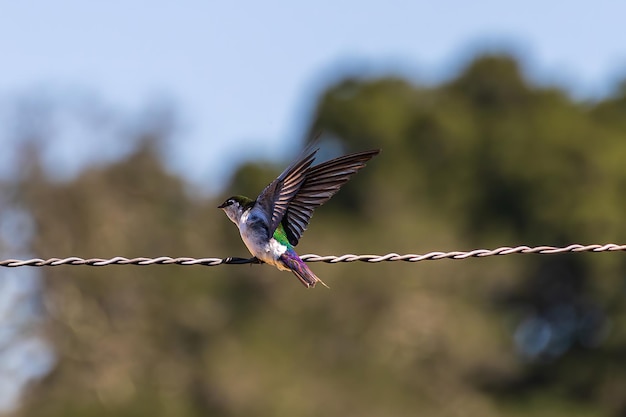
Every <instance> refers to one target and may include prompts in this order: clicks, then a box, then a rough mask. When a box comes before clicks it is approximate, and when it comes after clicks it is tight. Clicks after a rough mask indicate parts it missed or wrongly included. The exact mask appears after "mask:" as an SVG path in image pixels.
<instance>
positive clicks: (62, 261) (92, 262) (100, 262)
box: [0, 243, 626, 268]
mask: <svg viewBox="0 0 626 417" xmlns="http://www.w3.org/2000/svg"><path fill="white" fill-rule="evenodd" d="M616 251H626V245H617V244H615V243H607V244H604V245H597V244H596V245H579V244H573V245H569V246H565V247H556V246H535V247H530V246H515V247H509V246H503V247H500V248H496V249H474V250H471V251H467V252H462V251H453V252H429V253H426V254H424V255H417V254H413V253H410V254H406V255H400V254H397V253H388V254H386V255H352V254H346V255H340V256H334V255H329V256H320V255H315V254H307V255H302V256H301V257H300V258H302V260H303V261H305V262H325V263H330V264H335V263H339V262H367V263H378V262H396V261H403V262H421V261H437V260H440V259H467V258H483V257H486V256H496V255H498V256H501V255H512V254H514V253H535V254H544V255H550V254H555V253H566V252H616ZM250 263H262V262H260V261H259V260H258V259H256V258H231V257H229V258H188V257H180V258H172V257H170V256H159V257H156V258H145V257H139V258H125V257H123V256H116V257H113V258H110V259H103V258H89V259H84V258H79V257H77V256H71V257H69V258H49V259H40V258H33V259H25V260H19V259H6V260H3V261H0V267H2V266H4V267H9V268H17V267H21V266H35V267H42V266H60V265H86V266H109V265H140V266H145V265H185V266H186V265H203V266H217V265H241V264H250Z"/></svg>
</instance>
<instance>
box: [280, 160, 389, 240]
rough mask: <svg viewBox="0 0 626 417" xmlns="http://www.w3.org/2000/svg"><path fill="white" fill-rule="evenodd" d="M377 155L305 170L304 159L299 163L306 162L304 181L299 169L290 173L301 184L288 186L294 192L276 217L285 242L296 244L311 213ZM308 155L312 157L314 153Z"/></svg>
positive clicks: (325, 163)
mask: <svg viewBox="0 0 626 417" xmlns="http://www.w3.org/2000/svg"><path fill="white" fill-rule="evenodd" d="M316 151H317V150H316ZM379 152H380V149H376V150H371V151H364V152H358V153H353V154H350V155H345V156H341V157H339V158H335V159H331V160H330V161H327V162H324V163H321V164H319V165H316V166H314V167H313V168H309V166H310V165H311V163H310V162H308V161H309V159H308V158H307V159H304V160H302V162H305V161H306V162H307V163H308V165H306V168H304V169H305V170H306V172H304V176H303V177H304V178H302V175H301V169H298V170H297V171H294V172H297V173H298V176H297V179H298V181H302V182H301V183H299V185H298V186H297V187H295V183H296V181H295V178H294V179H293V180H292V181H291V183H292V184H294V185H292V187H291V188H290V190H292V189H295V193H294V194H293V195H291V193H289V194H288V196H289V199H288V201H287V199H286V198H285V201H287V204H286V210H285V211H284V216H282V217H279V222H282V225H283V227H284V228H285V232H286V233H287V239H289V243H291V244H292V245H293V246H296V245H297V244H298V241H299V240H300V238H301V237H302V234H303V233H304V231H305V230H306V228H307V226H308V224H309V220H311V216H313V210H315V209H316V208H317V207H319V206H321V205H322V204H324V203H325V202H327V201H328V200H329V199H330V198H331V197H332V196H333V195H335V194H336V193H337V191H339V189H340V188H341V186H342V185H343V184H345V183H346V182H347V181H348V180H349V179H350V177H351V176H352V175H354V174H355V173H356V172H357V171H359V170H360V169H361V168H363V167H364V166H365V164H366V163H367V161H369V160H370V159H372V158H373V157H374V156H376V155H378V153H379ZM312 155H313V156H314V155H315V153H313V154H312ZM311 162H312V160H311ZM298 166H299V167H300V168H302V167H303V166H304V165H302V164H299V165H298ZM281 176H282V175H281ZM279 178H280V177H279ZM282 207H283V206H281V210H282ZM275 212H276V211H275ZM273 218H274V217H273ZM272 230H273V229H272Z"/></svg>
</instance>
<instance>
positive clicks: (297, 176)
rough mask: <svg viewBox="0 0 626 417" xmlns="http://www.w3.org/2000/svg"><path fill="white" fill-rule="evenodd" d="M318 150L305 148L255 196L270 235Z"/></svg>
mask: <svg viewBox="0 0 626 417" xmlns="http://www.w3.org/2000/svg"><path fill="white" fill-rule="evenodd" d="M318 150H319V149H318V148H315V147H308V148H306V149H305V150H304V151H303V152H302V154H301V155H300V157H299V158H298V159H297V160H295V161H294V162H293V163H292V164H291V165H289V166H288V167H287V168H286V169H285V170H284V171H283V172H282V174H280V175H279V176H278V178H276V179H275V180H274V181H272V182H271V183H270V185H268V186H267V187H265V189H264V190H263V191H262V192H261V194H259V196H258V197H257V199H256V205H257V206H258V207H260V208H261V209H262V210H263V212H264V213H265V215H267V218H268V221H269V236H270V237H271V236H272V234H273V233H274V231H275V230H276V228H277V227H278V225H279V224H280V222H281V220H282V219H283V217H284V216H285V213H286V212H287V209H288V207H289V204H290V203H291V201H292V200H293V198H294V197H295V196H296V194H297V193H298V190H300V188H301V187H302V185H303V184H304V182H305V179H306V172H307V170H308V169H309V167H310V166H311V164H312V163H313V161H314V160H315V154H316V153H317V151H318Z"/></svg>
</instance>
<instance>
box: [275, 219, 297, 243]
mask: <svg viewBox="0 0 626 417" xmlns="http://www.w3.org/2000/svg"><path fill="white" fill-rule="evenodd" d="M274 239H276V240H277V241H278V243H280V244H281V245H285V246H287V248H289V249H292V248H293V245H292V244H291V243H289V239H287V233H285V228H284V227H283V225H282V224H281V223H279V224H278V227H277V228H276V230H275V231H274Z"/></svg>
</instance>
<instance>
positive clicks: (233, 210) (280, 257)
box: [218, 147, 380, 288]
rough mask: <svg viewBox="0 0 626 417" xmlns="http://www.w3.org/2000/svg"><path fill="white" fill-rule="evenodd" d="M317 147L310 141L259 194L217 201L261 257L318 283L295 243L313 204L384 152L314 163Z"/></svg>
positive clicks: (302, 279)
mask: <svg viewBox="0 0 626 417" xmlns="http://www.w3.org/2000/svg"><path fill="white" fill-rule="evenodd" d="M318 150H319V148H314V147H309V148H307V149H305V150H304V151H303V152H302V154H301V155H300V157H299V158H298V159H297V160H296V161H294V162H293V163H292V164H291V165H289V166H288V167H287V168H286V169H285V170H284V171H283V173H282V174H280V175H279V176H278V178H276V179H275V180H274V181H272V182H271V183H270V185H268V186H267V187H265V189H264V190H263V191H262V192H261V194H259V196H258V197H257V198H256V200H252V199H251V198H248V197H245V196H241V195H236V196H233V197H230V198H228V199H227V200H226V201H224V203H222V204H221V205H219V206H218V208H221V209H222V210H224V212H225V213H226V215H227V216H228V218H229V219H230V220H231V221H232V222H233V223H235V224H236V225H237V227H238V228H239V233H240V234H241V239H242V240H243V243H244V244H245V245H246V247H247V248H248V250H249V251H250V253H251V254H252V255H253V256H254V257H256V258H257V259H258V260H259V261H262V262H264V263H267V264H270V265H274V266H275V267H276V268H278V269H279V270H281V271H291V272H293V273H294V275H295V276H296V277H298V279H299V280H300V282H302V284H304V286H306V287H307V288H308V287H314V286H315V284H316V283H317V282H321V283H322V285H324V286H326V284H324V282H323V281H322V280H321V279H319V278H318V277H317V276H316V275H315V274H314V273H313V272H312V271H311V270H310V269H309V267H308V266H307V265H306V264H305V263H304V261H303V260H302V259H300V257H299V256H298V254H297V253H296V251H295V250H294V247H295V246H296V245H297V244H298V241H299V240H300V238H301V237H302V234H303V233H304V231H305V230H306V228H307V226H308V224H309V220H310V219H311V216H313V210H315V209H316V208H317V207H319V206H321V205H322V204H324V203H325V202H327V201H328V200H329V199H330V198H331V197H332V196H333V195H335V194H336V193H337V191H339V188H341V186H342V185H343V184H345V183H346V182H347V181H348V180H349V179H350V177H351V176H352V175H354V174H355V173H356V172H358V171H359V170H360V169H361V168H363V167H364V166H365V164H366V163H367V162H368V161H369V160H370V159H371V158H373V157H374V156H375V155H377V154H378V153H379V152H380V149H375V150H371V151H364V152H358V153H353V154H350V155H345V156H341V157H339V158H335V159H331V160H330V161H326V162H323V163H321V164H318V165H315V166H312V164H313V162H314V161H315V154H316V153H317V151H318Z"/></svg>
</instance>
